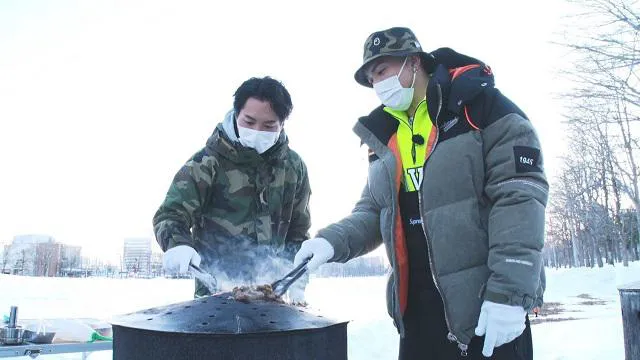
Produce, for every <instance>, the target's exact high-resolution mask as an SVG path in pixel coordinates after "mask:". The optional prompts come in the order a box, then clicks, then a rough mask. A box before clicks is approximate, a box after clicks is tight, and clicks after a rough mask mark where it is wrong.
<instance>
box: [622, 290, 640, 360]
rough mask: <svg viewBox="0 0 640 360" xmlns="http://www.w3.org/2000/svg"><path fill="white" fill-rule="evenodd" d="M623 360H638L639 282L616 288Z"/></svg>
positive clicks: (639, 325) (639, 334) (639, 347)
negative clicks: (620, 321) (621, 329)
mask: <svg viewBox="0 0 640 360" xmlns="http://www.w3.org/2000/svg"><path fill="white" fill-rule="evenodd" d="M618 291H620V306H621V308H622V328H623V330H624V352H625V360H640V281H639V282H635V283H631V284H626V285H622V286H620V287H618Z"/></svg>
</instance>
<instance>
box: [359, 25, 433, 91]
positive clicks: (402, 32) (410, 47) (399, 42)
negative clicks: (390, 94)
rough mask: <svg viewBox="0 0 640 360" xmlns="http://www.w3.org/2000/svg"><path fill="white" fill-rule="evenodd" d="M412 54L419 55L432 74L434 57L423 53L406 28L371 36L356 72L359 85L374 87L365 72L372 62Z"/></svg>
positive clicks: (409, 30) (418, 43)
mask: <svg viewBox="0 0 640 360" xmlns="http://www.w3.org/2000/svg"><path fill="white" fill-rule="evenodd" d="M410 54H418V55H420V58H421V59H422V61H423V62H424V64H425V68H426V69H427V70H428V72H431V70H429V69H432V68H433V66H434V65H435V60H434V59H433V56H432V55H431V54H429V53H426V52H424V51H422V46H421V45H420V42H419V41H418V39H417V38H416V36H415V35H414V34H413V31H411V29H409V28H404V27H392V28H390V29H386V30H382V31H376V32H374V33H373V34H371V35H369V37H368V38H367V41H365V43H364V55H363V56H362V65H361V66H360V68H359V69H358V71H356V73H355V75H354V78H355V79H356V81H357V82H358V84H360V85H362V86H366V87H372V86H371V84H369V81H367V77H366V76H365V73H364V70H365V67H366V66H367V64H369V63H370V62H371V61H373V60H375V59H377V58H379V57H383V56H407V55H410Z"/></svg>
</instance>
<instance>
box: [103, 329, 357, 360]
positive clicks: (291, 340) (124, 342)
mask: <svg viewBox="0 0 640 360" xmlns="http://www.w3.org/2000/svg"><path fill="white" fill-rule="evenodd" d="M113 359H114V360H147V359H149V360H158V359H167V360H182V359H184V360H199V359H207V360H262V359H264V360H307V359H309V360H346V359H347V324H346V323H341V324H336V325H333V326H329V327H326V328H321V329H308V330H299V331H289V332H276V333H266V334H238V335H214V334H212V335H207V334H181V333H174V332H159V331H149V330H141V329H136V328H129V327H125V326H117V325H114V326H113Z"/></svg>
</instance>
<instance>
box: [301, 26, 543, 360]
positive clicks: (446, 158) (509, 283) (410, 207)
mask: <svg viewBox="0 0 640 360" xmlns="http://www.w3.org/2000/svg"><path fill="white" fill-rule="evenodd" d="M364 50H365V51H364V62H363V64H362V66H361V67H360V68H359V69H358V70H357V72H356V74H355V79H356V81H357V82H358V83H359V84H361V85H363V86H366V87H373V88H374V89H375V91H376V94H377V95H378V97H379V98H380V100H381V102H382V103H383V105H381V106H380V107H378V108H376V109H375V110H373V111H372V112H371V113H370V114H369V115H368V116H364V117H362V118H360V119H359V121H358V123H357V124H356V125H355V128H354V131H355V133H356V134H357V135H358V136H359V137H360V138H361V140H362V142H363V143H364V144H366V145H367V146H368V147H369V162H370V165H369V175H368V181H367V185H366V186H365V188H364V191H363V192H362V197H361V199H360V201H359V202H358V203H357V204H356V206H355V208H354V210H353V212H352V214H351V215H349V216H348V217H346V218H345V219H343V220H341V221H340V222H338V223H335V224H332V225H330V226H328V227H326V228H324V229H322V230H320V231H319V232H318V234H317V237H316V238H313V239H310V240H307V241H305V242H304V243H303V244H302V247H301V249H300V251H299V252H298V253H297V254H296V261H295V262H296V263H300V262H301V261H302V260H304V259H307V258H309V257H312V259H311V261H310V262H309V264H308V268H309V269H310V270H311V271H312V270H314V269H315V268H317V267H318V266H319V265H321V264H322V263H325V262H346V261H348V260H350V259H352V258H355V257H357V256H361V255H363V254H365V253H367V252H370V251H372V250H373V249H375V248H376V247H378V246H379V245H380V244H384V245H385V248H386V251H387V254H388V257H389V260H390V263H391V265H392V269H393V272H392V273H391V276H390V279H389V284H388V287H387V304H388V310H389V314H390V315H391V317H392V318H393V320H394V324H395V325H396V327H397V328H398V331H399V333H400V336H401V340H400V357H399V358H400V359H443V360H444V359H446V360H450V359H456V358H458V357H465V359H481V358H483V357H482V355H484V356H487V357H491V358H492V359H532V358H533V354H532V343H531V342H532V340H531V331H530V327H529V321H528V317H527V312H529V311H531V310H532V309H533V308H534V307H538V306H541V305H542V295H543V292H544V269H543V266H542V258H541V251H542V247H543V243H544V219H545V215H544V214H545V206H546V202H547V196H548V184H547V182H546V179H545V175H544V170H543V160H542V155H541V151H540V143H539V141H538V137H537V135H536V133H535V130H534V129H533V126H532V125H531V123H530V121H529V120H528V119H527V117H526V115H525V114H524V113H523V112H522V111H521V110H520V109H519V108H518V107H517V106H516V105H515V104H513V103H512V102H511V101H510V100H509V99H507V98H506V97H505V96H504V95H502V94H501V93H500V91H498V90H497V89H496V88H495V87H494V79H493V74H492V71H491V69H490V68H489V67H488V66H486V65H485V64H483V63H482V62H480V61H478V60H476V59H473V58H471V57H468V56H464V55H461V54H458V53H456V52H455V51H453V50H451V49H448V48H442V49H438V50H435V51H434V52H432V53H426V52H424V51H422V48H421V46H420V43H419V42H418V40H417V39H416V37H415V35H414V34H413V32H412V31H411V30H409V29H407V28H391V29H387V30H383V31H378V32H375V33H373V34H371V35H370V36H369V38H368V39H367V41H366V43H365V49H364ZM456 345H457V346H456Z"/></svg>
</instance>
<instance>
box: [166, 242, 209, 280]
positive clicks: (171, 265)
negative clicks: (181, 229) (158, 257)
mask: <svg viewBox="0 0 640 360" xmlns="http://www.w3.org/2000/svg"><path fill="white" fill-rule="evenodd" d="M200 261H202V259H201V258H200V255H198V253H197V252H196V251H195V250H194V249H193V248H192V247H191V246H187V245H178V246H176V247H172V248H171V249H169V250H167V252H165V253H164V256H163V258H162V267H163V268H164V270H165V271H175V270H176V269H177V270H178V271H179V272H180V273H186V272H187V271H189V263H192V264H193V265H195V266H200Z"/></svg>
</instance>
